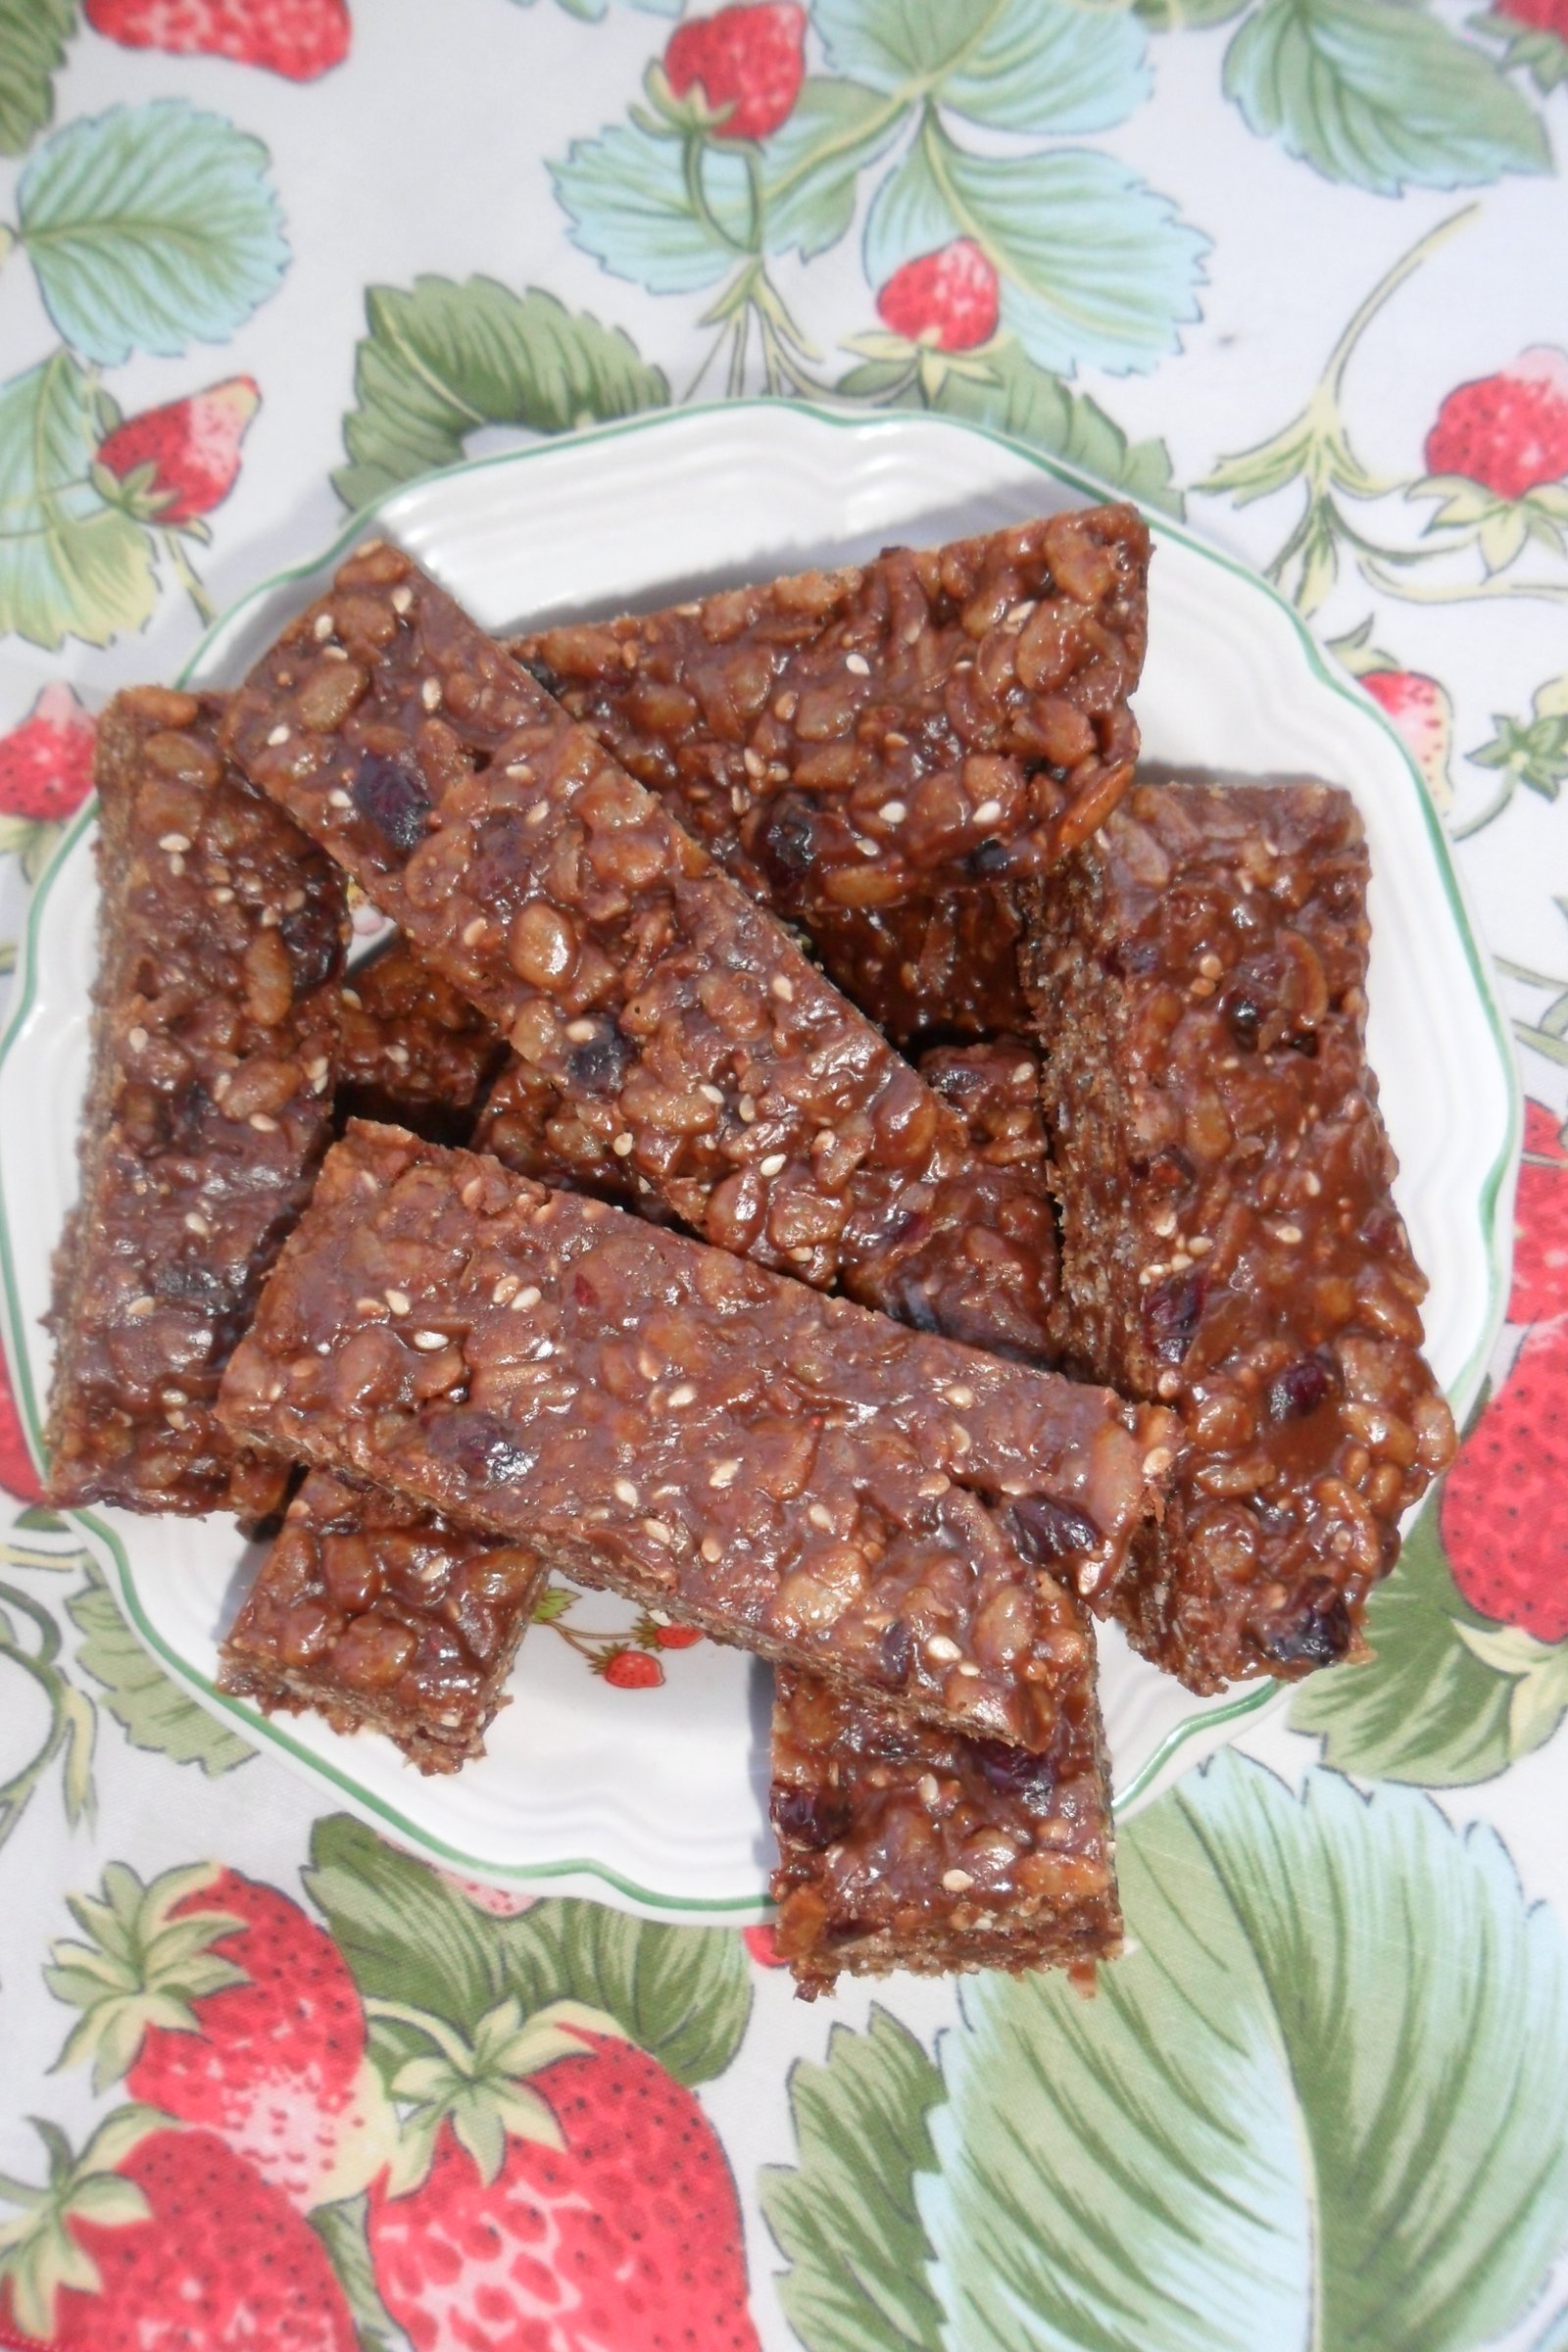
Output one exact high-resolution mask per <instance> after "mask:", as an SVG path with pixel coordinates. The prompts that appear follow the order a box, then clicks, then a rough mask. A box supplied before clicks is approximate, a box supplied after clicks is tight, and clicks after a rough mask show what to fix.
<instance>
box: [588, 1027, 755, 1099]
mask: <svg viewBox="0 0 1568 2352" xmlns="http://www.w3.org/2000/svg"><path fill="white" fill-rule="evenodd" d="M566 1035H567V1036H568V1037H569V1036H570V1035H571V1031H570V1030H569V1029H568V1030H567V1032H566ZM697 1092H698V1093H699V1094H700V1095H701V1096H702V1098H703V1101H704V1102H705V1103H718V1105H719V1106H720V1108H722V1107H723V1102H724V1096H723V1091H722V1089H721V1088H719V1087H716V1086H709V1085H707V1084H704V1085H702V1086H700V1087H699V1088H698V1089H697Z"/></svg>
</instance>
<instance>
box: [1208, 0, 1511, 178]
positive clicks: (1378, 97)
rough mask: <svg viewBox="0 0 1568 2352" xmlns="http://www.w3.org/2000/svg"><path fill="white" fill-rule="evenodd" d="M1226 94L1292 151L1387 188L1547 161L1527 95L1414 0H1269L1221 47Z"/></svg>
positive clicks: (1332, 174)
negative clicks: (1415, 4) (1225, 50)
mask: <svg viewBox="0 0 1568 2352" xmlns="http://www.w3.org/2000/svg"><path fill="white" fill-rule="evenodd" d="M1225 93H1226V96H1227V97H1229V98H1233V99H1235V101H1236V103H1237V105H1238V106H1239V107H1240V108H1241V111H1242V114H1243V116H1244V117H1245V119H1246V121H1247V123H1248V124H1249V125H1250V128H1251V129H1253V130H1255V131H1257V132H1259V133H1260V134H1261V135H1262V136H1264V137H1266V138H1277V139H1278V140H1279V142H1280V144H1281V146H1282V147H1284V149H1285V151H1286V153H1287V154H1288V155H1293V156H1297V157H1299V158H1300V159H1301V160H1302V161H1303V162H1305V163H1309V164H1311V165H1312V166H1313V167H1314V169H1315V170H1317V171H1318V172H1322V173H1323V175H1324V177H1325V178H1326V179H1338V180H1348V182H1349V183H1350V184H1351V186H1353V187H1358V188H1370V189H1371V190H1373V191H1374V192H1375V193H1376V194H1378V195H1381V196H1397V195H1398V194H1399V192H1400V191H1401V189H1404V188H1461V187H1477V186H1484V185H1486V184H1487V183H1488V182H1489V181H1491V180H1495V179H1499V178H1501V176H1502V175H1503V173H1504V172H1545V171H1549V170H1550V168H1551V152H1550V149H1549V147H1548V146H1547V143H1546V134H1545V132H1544V129H1543V127H1542V124H1541V121H1540V118H1539V117H1538V116H1537V115H1536V114H1535V112H1534V111H1533V109H1532V108H1531V107H1530V106H1529V104H1528V103H1527V102H1526V100H1525V99H1524V98H1522V97H1521V96H1520V94H1519V92H1518V91H1517V90H1516V89H1515V88H1514V87H1513V86H1512V84H1511V83H1510V82H1509V81H1507V80H1506V78H1505V77H1504V75H1503V74H1502V73H1501V72H1500V71H1499V70H1498V68H1497V67H1496V66H1495V64H1494V63H1493V61H1492V60H1491V59H1490V58H1488V57H1486V56H1484V55H1483V54H1482V52H1481V51H1480V50H1478V49H1474V48H1472V47H1471V46H1470V45H1469V44H1468V43H1467V42H1465V41H1462V40H1460V39H1459V38H1458V36H1457V35H1456V34H1455V33H1452V32H1450V31H1449V30H1448V28H1447V26H1446V25H1444V24H1442V23H1441V22H1440V21H1439V20H1438V19H1437V18H1436V17H1434V16H1429V15H1428V14H1427V13H1426V12H1425V10H1423V9H1421V8H1419V7H1416V6H1414V5H1411V4H1410V0H1264V5H1263V7H1262V8H1260V9H1259V10H1257V11H1256V13H1255V14H1254V15H1252V16H1250V17H1249V19H1248V20H1247V22H1246V24H1245V25H1243V26H1242V27H1241V30H1240V31H1239V32H1238V33H1237V34H1236V35H1235V37H1234V39H1233V40H1232V42H1231V45H1230V48H1229V49H1228V51H1227V52H1226V57H1225Z"/></svg>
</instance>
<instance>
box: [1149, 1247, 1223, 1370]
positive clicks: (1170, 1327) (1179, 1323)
mask: <svg viewBox="0 0 1568 2352" xmlns="http://www.w3.org/2000/svg"><path fill="white" fill-rule="evenodd" d="M1207 1296H1208V1278H1207V1276H1206V1275H1205V1274H1203V1273H1202V1272H1201V1270H1200V1269H1199V1268H1197V1267H1194V1268H1193V1269H1192V1270H1191V1271H1190V1272H1186V1273H1181V1274H1167V1275H1166V1277H1165V1279H1164V1281H1163V1282H1156V1283H1155V1285H1154V1287H1153V1289H1152V1291H1151V1292H1150V1294H1149V1296H1148V1298H1147V1299H1145V1300H1144V1336H1145V1337H1146V1339H1147V1340H1148V1342H1149V1345H1150V1347H1151V1348H1152V1349H1153V1352H1154V1354H1155V1355H1156V1356H1157V1357H1158V1358H1159V1360H1160V1362H1161V1363H1162V1364H1179V1363H1180V1362H1181V1360H1182V1358H1183V1357H1184V1356H1185V1355H1186V1353H1187V1350H1188V1348H1190V1347H1191V1346H1192V1344H1193V1334H1194V1332H1195V1331H1197V1329H1198V1326H1199V1322H1200V1319H1201V1315H1202V1312H1203V1301H1204V1299H1206V1298H1207Z"/></svg>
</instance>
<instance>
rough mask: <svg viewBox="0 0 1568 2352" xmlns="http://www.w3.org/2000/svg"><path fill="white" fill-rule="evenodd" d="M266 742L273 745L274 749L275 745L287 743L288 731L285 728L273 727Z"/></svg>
mask: <svg viewBox="0 0 1568 2352" xmlns="http://www.w3.org/2000/svg"><path fill="white" fill-rule="evenodd" d="M267 740H268V742H269V743H270V744H271V745H273V746H274V747H275V746H276V745H277V744H280V743H287V741H288V729H287V727H274V728H273V729H272V732H271V733H270V735H269V737H268V738H267Z"/></svg>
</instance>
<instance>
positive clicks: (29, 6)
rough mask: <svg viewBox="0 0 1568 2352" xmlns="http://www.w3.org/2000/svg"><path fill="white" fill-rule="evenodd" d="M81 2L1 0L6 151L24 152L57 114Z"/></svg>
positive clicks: (0, 103)
mask: <svg viewBox="0 0 1568 2352" xmlns="http://www.w3.org/2000/svg"><path fill="white" fill-rule="evenodd" d="M75 29H76V0H0V155H21V154H23V153H24V151H25V149H26V147H27V146H28V145H29V144H30V142H31V141H32V139H33V138H34V137H35V136H36V134H37V133H38V132H39V131H40V130H42V128H43V126H44V124H45V123H47V122H48V121H49V118H50V116H51V115H52V114H53V112H54V87H53V84H54V76H55V74H56V73H57V72H58V70H59V68H60V67H61V65H62V64H63V63H64V62H65V55H66V43H67V41H68V40H69V39H70V38H71V35H72V34H73V32H74V31H75Z"/></svg>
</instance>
